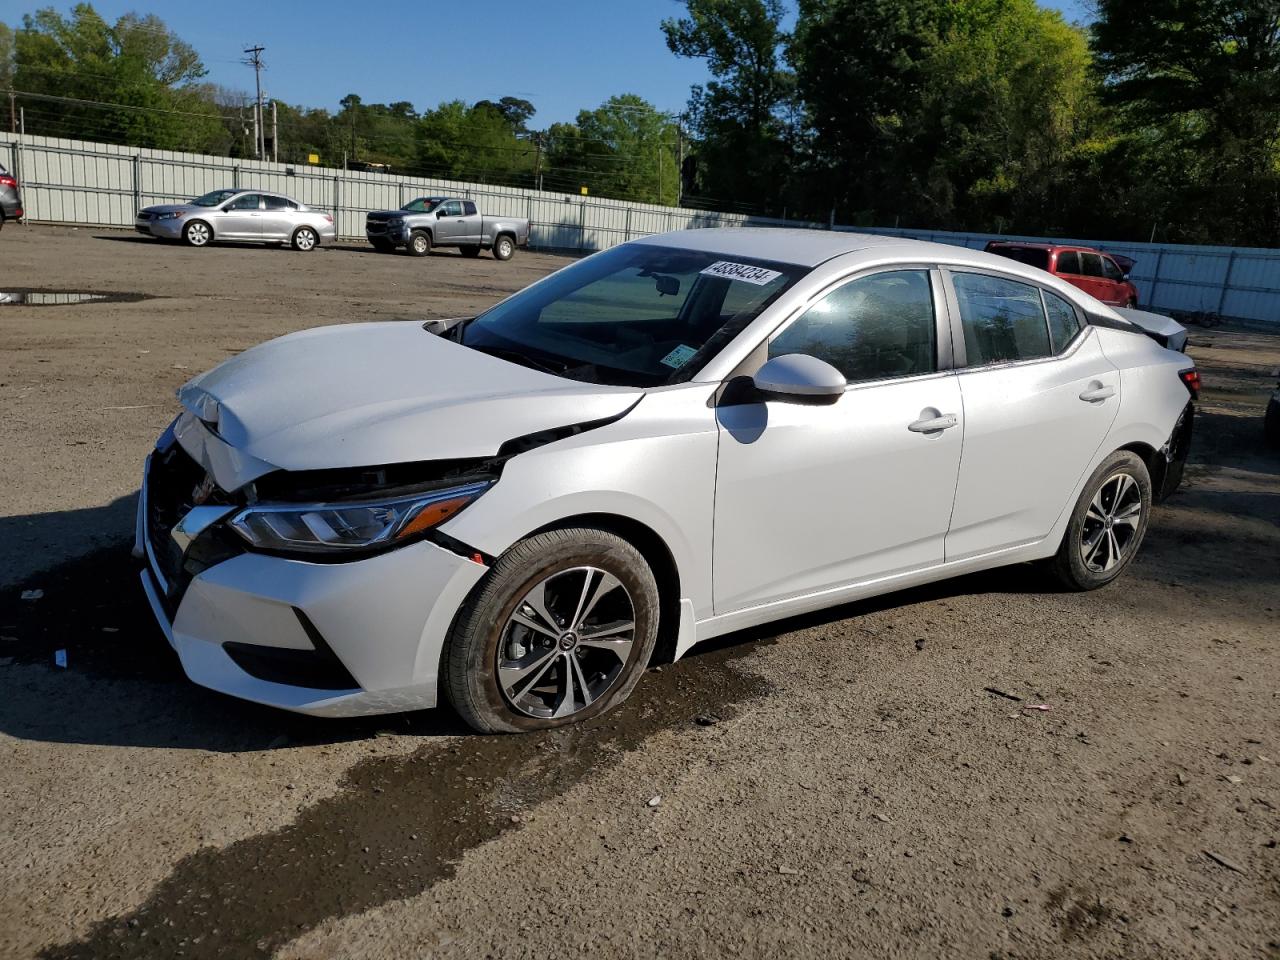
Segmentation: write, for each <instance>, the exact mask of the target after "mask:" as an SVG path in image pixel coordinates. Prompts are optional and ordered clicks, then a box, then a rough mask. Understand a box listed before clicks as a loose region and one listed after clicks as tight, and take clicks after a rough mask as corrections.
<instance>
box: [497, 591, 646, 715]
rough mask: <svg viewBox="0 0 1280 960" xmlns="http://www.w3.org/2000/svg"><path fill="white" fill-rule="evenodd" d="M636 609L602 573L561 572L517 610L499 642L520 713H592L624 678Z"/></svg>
mask: <svg viewBox="0 0 1280 960" xmlns="http://www.w3.org/2000/svg"><path fill="white" fill-rule="evenodd" d="M635 619H636V618H635V605H634V604H633V602H632V599H631V594H630V593H629V592H628V591H627V588H626V587H625V586H623V585H622V582H621V581H620V580H619V579H618V578H617V577H615V576H614V575H613V574H611V573H609V572H608V571H607V570H602V569H600V568H599V567H572V568H570V569H568V570H560V571H557V572H556V573H553V574H551V575H549V576H547V577H545V578H544V579H542V580H540V581H539V582H538V583H537V584H535V585H534V586H533V588H532V589H531V590H529V591H528V592H527V593H526V594H525V595H524V597H523V598H522V599H521V600H520V602H519V603H517V604H516V607H515V610H514V611H513V612H512V613H511V616H510V617H509V618H508V620H507V623H506V624H505V625H504V627H503V631H502V636H501V638H500V639H499V641H498V655H497V663H496V664H495V667H496V670H497V679H498V687H499V689H501V690H502V694H503V696H504V697H505V698H506V700H507V702H508V703H510V704H511V706H512V707H513V708H515V709H516V710H517V711H519V712H520V713H523V714H525V715H526V716H530V717H539V718H544V719H546V718H560V717H567V716H570V715H571V714H575V713H578V712H580V711H582V710H585V709H586V708H587V707H589V706H590V705H591V704H592V703H594V702H595V701H596V700H598V699H599V698H600V697H601V696H602V695H604V693H605V692H607V691H608V690H609V688H610V687H612V686H613V684H614V683H615V682H616V681H617V680H618V678H619V677H620V676H621V675H622V671H623V668H624V667H625V666H626V665H627V662H628V661H629V659H630V658H631V652H632V647H633V645H634V641H635V628H636V623H635Z"/></svg>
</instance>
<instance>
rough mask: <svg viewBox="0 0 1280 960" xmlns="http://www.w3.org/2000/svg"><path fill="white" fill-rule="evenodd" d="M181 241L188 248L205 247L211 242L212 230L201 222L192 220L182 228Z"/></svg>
mask: <svg viewBox="0 0 1280 960" xmlns="http://www.w3.org/2000/svg"><path fill="white" fill-rule="evenodd" d="M182 240H183V242H184V243H185V244H186V245H187V246H188V247H207V246H208V245H209V244H210V242H212V240H213V229H212V228H211V227H210V226H209V225H208V224H207V223H205V222H204V221H203V220H192V221H191V222H190V223H188V224H187V225H186V226H185V227H183V228H182Z"/></svg>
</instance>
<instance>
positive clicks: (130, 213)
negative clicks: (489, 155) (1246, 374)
mask: <svg viewBox="0 0 1280 960" xmlns="http://www.w3.org/2000/svg"><path fill="white" fill-rule="evenodd" d="M0 163H4V164H5V165H6V166H8V167H9V168H10V170H11V171H12V172H13V173H14V174H16V175H17V176H18V178H19V179H20V180H21V183H22V196H23V202H24V205H25V209H26V215H27V218H28V219H30V220H34V221H42V222H51V223H75V224H86V225H95V226H114V227H128V226H132V225H133V220H134V215H135V214H136V213H137V211H138V210H139V209H141V208H142V207H144V206H147V205H149V204H154V203H172V202H176V201H181V200H186V199H189V198H191V197H194V196H198V195H199V194H201V193H205V192H207V191H209V190H215V189H218V188H222V187H228V186H230V187H236V186H245V187H247V186H254V187H258V188H260V189H263V190H274V191H277V192H280V193H285V194H288V195H290V196H292V197H295V198H296V199H298V200H300V201H302V202H303V203H306V204H309V205H312V206H316V207H319V208H322V209H324V210H328V211H331V212H332V213H333V216H334V221H335V223H336V225H337V228H338V236H339V237H341V238H344V239H357V238H360V239H363V237H364V215H365V213H366V212H367V211H369V210H379V209H387V208H394V207H399V206H400V205H401V204H403V203H405V202H406V201H408V200H410V199H412V198H413V197H417V196H422V195H424V194H442V193H444V194H450V195H453V196H462V197H468V198H473V199H477V200H479V201H481V206H482V207H483V209H484V210H485V212H487V213H491V214H494V215H498V216H518V217H527V218H528V219H529V220H530V222H531V224H532V232H531V236H530V243H531V245H533V246H534V247H540V248H544V249H557V250H571V251H582V252H586V251H591V250H600V249H603V248H605V247H610V246H613V245H614V244H617V243H623V242H625V241H627V240H630V239H633V238H634V237H639V236H644V235H646V234H652V233H664V232H666V231H669V230H683V229H689V228H697V227H718V226H724V227H736V226H790V227H804V228H811V229H821V228H823V227H824V225H822V224H815V223H805V222H799V221H787V220H777V219H771V218H766V217H751V216H744V215H742V214H734V213H717V212H714V211H706V210H687V209H683V208H679V207H663V206H658V205H655V204H646V203H631V202H628V201H623V200H607V199H602V198H596V197H581V196H571V195H570V196H566V195H564V194H559V193H550V192H545V191H539V190H524V189H520V188H516V187H502V186H495V185H492V184H479V183H459V182H454V181H449V180H438V179H430V178H422V177H402V176H398V175H396V174H384V173H361V172H355V171H344V170H336V169H331V168H326V167H312V166H306V165H293V166H290V165H288V164H282V163H261V162H258V161H254V160H236V159H232V158H228V157H211V156H204V155H201V154H194V153H175V152H172V151H167V150H142V149H137V148H134V147H122V146H115V145H112V144H101V143H87V142H83V141H79V140H63V139H58V138H53V137H19V136H15V135H13V134H10V133H2V132H0ZM836 229H837V230H851V229H861V228H852V227H842V226H837V227H836ZM867 232H874V233H882V234H890V235H895V236H910V237H916V238H919V239H923V240H936V241H939V242H941V243H950V244H956V245H959V246H967V247H981V246H983V245H984V244H985V243H986V242H987V241H988V240H991V239H996V235H995V234H975V233H946V232H937V231H927V230H902V229H890V228H869V229H868V230H867ZM1000 239H1019V240H1040V239H1044V238H1037V237H1016V238H1009V237H1001V238H1000ZM1069 242H1072V243H1081V244H1087V245H1089V246H1095V247H1100V248H1101V249H1104V250H1107V251H1110V252H1112V253H1119V254H1123V255H1125V256H1128V257H1131V258H1132V259H1134V260H1135V261H1136V262H1137V265H1136V266H1135V267H1134V269H1133V274H1132V279H1133V281H1134V282H1135V283H1136V284H1137V286H1138V290H1139V295H1140V297H1141V302H1142V304H1143V305H1144V306H1146V307H1148V308H1150V309H1156V310H1167V311H1188V312H1190V311H1211V312H1215V313H1218V314H1220V315H1222V316H1227V317H1239V318H1242V319H1250V320H1260V321H1265V322H1268V323H1277V324H1280V251H1277V250H1269V249H1260V248H1250V247H1234V248H1233V247H1209V246H1204V247H1197V246H1185V245H1178V244H1149V243H1109V242H1107V241H1099V240H1090V239H1078V240H1071V241H1069Z"/></svg>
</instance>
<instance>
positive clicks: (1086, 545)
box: [1080, 473, 1142, 573]
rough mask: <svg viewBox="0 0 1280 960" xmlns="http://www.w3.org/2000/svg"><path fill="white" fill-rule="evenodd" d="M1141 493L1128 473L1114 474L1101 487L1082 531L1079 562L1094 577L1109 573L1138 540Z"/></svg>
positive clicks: (1085, 518)
mask: <svg viewBox="0 0 1280 960" xmlns="http://www.w3.org/2000/svg"><path fill="white" fill-rule="evenodd" d="M1141 519H1142V490H1141V489H1140V488H1139V486H1138V482H1137V481H1136V480H1134V479H1133V477H1131V476H1129V474H1127V473H1116V474H1112V475H1111V476H1110V477H1108V478H1107V479H1106V480H1104V481H1103V482H1102V485H1101V486H1100V487H1098V492H1097V493H1096V494H1094V496H1093V500H1092V501H1091V502H1090V504H1089V509H1088V510H1087V511H1086V512H1085V515H1084V523H1083V524H1082V525H1081V528H1080V558H1081V559H1082V560H1083V561H1084V565H1085V566H1086V567H1088V568H1089V569H1090V570H1091V571H1093V572H1094V573H1108V572H1109V571H1111V570H1112V569H1113V568H1114V567H1115V565H1116V564H1117V563H1119V562H1120V561H1121V560H1123V559H1124V558H1125V556H1126V555H1127V554H1128V552H1129V551H1130V549H1131V548H1132V547H1133V545H1134V542H1135V541H1136V539H1137V535H1138V527H1139V524H1140V521H1141Z"/></svg>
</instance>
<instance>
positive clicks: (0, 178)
mask: <svg viewBox="0 0 1280 960" xmlns="http://www.w3.org/2000/svg"><path fill="white" fill-rule="evenodd" d="M0 187H13V189H15V190H17V189H18V181H17V180H15V179H14V178H13V177H11V176H9V175H8V174H7V173H0Z"/></svg>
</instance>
